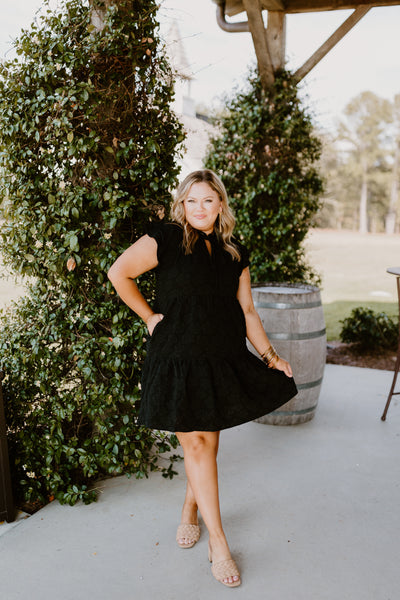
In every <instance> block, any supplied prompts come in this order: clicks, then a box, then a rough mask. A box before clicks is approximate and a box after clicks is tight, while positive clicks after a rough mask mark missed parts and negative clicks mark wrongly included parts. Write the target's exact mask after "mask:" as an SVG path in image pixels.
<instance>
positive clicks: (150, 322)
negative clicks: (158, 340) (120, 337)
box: [146, 313, 164, 335]
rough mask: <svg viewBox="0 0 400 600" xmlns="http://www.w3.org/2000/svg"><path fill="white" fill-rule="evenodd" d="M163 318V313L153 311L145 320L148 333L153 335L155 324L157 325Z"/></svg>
mask: <svg viewBox="0 0 400 600" xmlns="http://www.w3.org/2000/svg"><path fill="white" fill-rule="evenodd" d="M163 318H164V315H163V314H161V313H153V314H152V315H150V317H149V318H148V319H147V321H146V325H147V329H148V331H149V334H150V335H153V331H154V329H155V327H156V325H158V323H159V322H160V321H162V320H163Z"/></svg>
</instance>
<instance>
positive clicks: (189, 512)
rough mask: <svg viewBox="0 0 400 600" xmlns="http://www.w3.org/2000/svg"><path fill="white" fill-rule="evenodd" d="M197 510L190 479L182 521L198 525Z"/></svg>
mask: <svg viewBox="0 0 400 600" xmlns="http://www.w3.org/2000/svg"><path fill="white" fill-rule="evenodd" d="M217 434H218V439H217V453H218V446H219V431H218V432H217ZM197 511H198V506H197V502H196V498H195V495H194V493H193V490H192V486H191V485H190V481H189V480H188V481H187V484H186V494H185V500H184V502H183V507H182V515H181V523H192V524H193V525H197V524H198V518H197ZM178 542H179V543H180V544H181V545H184V544H187V545H191V544H192V543H193V539H191V538H179V540H178Z"/></svg>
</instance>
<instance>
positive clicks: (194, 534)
mask: <svg viewBox="0 0 400 600" xmlns="http://www.w3.org/2000/svg"><path fill="white" fill-rule="evenodd" d="M181 539H186V540H192V542H191V543H190V544H182V543H180V541H179V540H181ZM199 539H200V527H199V525H193V523H181V524H180V525H179V526H178V529H177V532H176V541H177V542H178V546H179V547H180V548H185V549H186V548H193V546H194V545H195V543H196V542H198V541H199Z"/></svg>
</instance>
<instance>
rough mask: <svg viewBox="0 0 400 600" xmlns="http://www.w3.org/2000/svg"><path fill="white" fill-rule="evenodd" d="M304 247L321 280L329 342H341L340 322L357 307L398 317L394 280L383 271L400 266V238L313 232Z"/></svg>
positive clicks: (349, 232) (355, 233)
mask: <svg viewBox="0 0 400 600" xmlns="http://www.w3.org/2000/svg"><path fill="white" fill-rule="evenodd" d="M305 247H306V256H307V259H308V261H309V263H310V264H311V265H312V266H313V267H314V269H315V270H316V271H317V272H318V273H319V274H320V276H321V279H322V285H321V297H322V303H323V306H324V315H325V321H326V328H327V338H328V340H338V339H340V330H341V327H342V326H341V323H340V321H341V320H343V319H345V318H346V317H348V316H350V313H351V311H352V310H353V308H356V307H357V306H365V307H368V308H371V309H372V310H374V311H375V312H386V313H387V314H388V315H389V316H392V317H393V316H397V315H398V301H397V291H396V277H395V276H394V275H390V274H388V273H387V272H386V269H387V268H388V267H393V266H400V236H399V235H391V236H388V235H384V234H359V233H357V232H353V231H333V230H321V229H314V230H311V231H310V232H309V234H308V236H307V239H306V244H305Z"/></svg>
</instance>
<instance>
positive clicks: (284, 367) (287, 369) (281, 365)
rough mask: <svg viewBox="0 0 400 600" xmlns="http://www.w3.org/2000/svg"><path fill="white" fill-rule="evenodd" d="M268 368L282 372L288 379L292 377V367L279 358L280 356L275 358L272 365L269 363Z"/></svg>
mask: <svg viewBox="0 0 400 600" xmlns="http://www.w3.org/2000/svg"><path fill="white" fill-rule="evenodd" d="M269 366H270V367H271V368H272V369H277V370H278V371H283V372H284V373H285V375H287V376H288V377H293V372H292V367H291V366H290V365H289V363H288V361H287V360H285V359H284V358H281V357H280V356H278V358H276V359H275V360H274V361H273V362H272V364H271V363H270V364H269Z"/></svg>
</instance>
